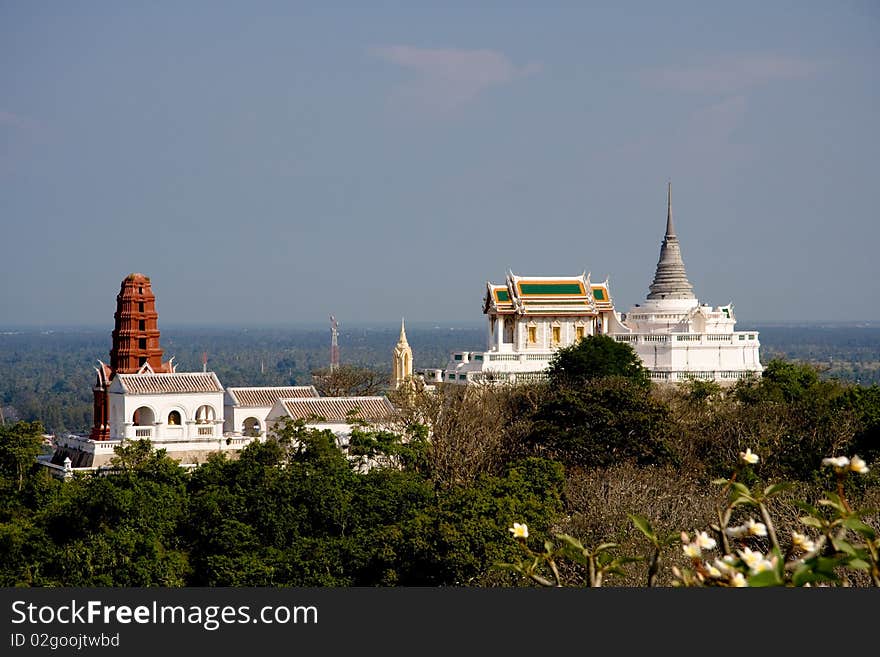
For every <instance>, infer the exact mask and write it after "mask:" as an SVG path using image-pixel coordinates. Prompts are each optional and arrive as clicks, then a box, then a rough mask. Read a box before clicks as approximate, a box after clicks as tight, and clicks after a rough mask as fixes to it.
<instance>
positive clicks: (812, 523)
mask: <svg viewBox="0 0 880 657" xmlns="http://www.w3.org/2000/svg"><path fill="white" fill-rule="evenodd" d="M800 521H801V522H802V523H803V524H805V525H806V526H807V527H815V528H817V529H822V526H823V523H822V521H821V520H819V519H818V518H814V517H812V516H801V517H800Z"/></svg>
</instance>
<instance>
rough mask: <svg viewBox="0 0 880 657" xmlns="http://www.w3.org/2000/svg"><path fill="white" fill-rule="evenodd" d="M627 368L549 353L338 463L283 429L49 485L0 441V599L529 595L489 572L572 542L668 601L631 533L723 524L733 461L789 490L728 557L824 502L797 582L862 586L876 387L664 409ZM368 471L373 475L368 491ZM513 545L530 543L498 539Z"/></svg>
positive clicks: (769, 393)
mask: <svg viewBox="0 0 880 657" xmlns="http://www.w3.org/2000/svg"><path fill="white" fill-rule="evenodd" d="M633 359H634V354H633V353H632V352H631V350H630V349H629V347H628V346H624V345H618V344H617V343H613V341H611V340H609V339H608V338H601V337H599V338H590V339H588V340H585V341H583V342H581V343H580V344H579V345H577V346H576V347H573V348H571V349H568V350H563V351H562V352H560V354H559V355H558V357H557V358H556V359H555V361H554V363H553V366H552V367H551V370H550V381H549V382H548V383H547V384H546V385H530V386H518V387H510V388H498V389H481V388H470V389H468V388H463V387H455V386H452V387H441V388H440V389H439V390H438V391H437V392H436V393H434V394H431V393H427V392H425V391H421V390H415V391H412V392H409V393H406V394H404V393H399V394H396V395H395V396H394V401H395V402H396V404H397V405H398V407H399V408H400V411H401V412H400V416H399V418H398V419H397V422H396V424H395V426H393V427H389V428H387V429H388V430H379V429H376V428H372V427H368V426H364V427H361V428H359V429H358V430H357V431H356V432H355V434H354V435H353V436H352V450H351V453H350V454H349V458H347V457H346V455H344V454H343V453H342V452H341V451H340V450H339V449H337V448H336V447H335V443H334V441H333V437H332V436H331V435H330V434H328V433H324V432H319V431H315V430H310V429H306V428H304V427H303V426H301V425H288V426H287V427H286V428H284V429H283V430H281V431H280V432H279V433H278V435H276V436H275V438H274V439H273V440H270V441H268V442H266V443H265V444H255V445H252V446H250V447H248V448H247V449H245V450H244V451H243V452H242V454H241V456H240V458H238V459H236V460H230V459H227V458H225V457H224V456H222V455H219V454H218V455H216V456H214V457H212V458H211V459H209V461H208V462H207V463H206V464H204V465H203V466H201V467H199V468H197V469H195V470H194V471H191V472H189V473H188V472H186V471H184V470H182V469H181V468H179V467H178V466H177V465H176V464H175V463H174V462H173V461H171V460H170V459H169V458H168V457H167V456H165V454H164V452H162V451H161V450H159V451H153V450H151V449H150V447H149V445H146V444H142V443H132V444H130V445H128V446H126V447H125V448H123V449H121V450H120V451H119V452H118V454H117V461H116V465H117V470H116V472H115V473H114V474H110V475H106V476H77V477H75V478H73V479H72V480H68V481H66V482H63V483H62V482H59V481H56V480H54V479H51V478H50V477H49V476H48V475H47V472H46V471H45V470H44V469H40V468H39V466H36V465H35V464H34V456H35V455H36V453H37V451H38V450H39V443H40V438H39V436H40V432H41V430H42V428H41V427H40V426H39V425H37V424H29V423H23V422H20V423H17V424H15V425H12V426H6V427H3V428H2V431H0V490H2V497H0V499H2V500H3V506H2V509H0V552H2V554H3V556H4V558H3V559H2V560H0V583H2V585H4V586H15V585H25V586H74V585H76V586H96V585H98V586H248V585H254V586H282V585H284V586H287V585H294V586H349V585H367V586H372V585H382V586H392V585H397V586H414V585H429V586H435V585H448V586H523V585H529V584H530V583H533V582H534V580H530V579H528V578H524V577H521V576H520V574H519V573H517V572H514V571H512V570H508V569H501V568H498V567H497V566H498V565H499V564H502V563H516V562H517V561H518V560H519V559H521V558H522V545H521V544H519V541H520V540H526V539H527V540H528V541H530V545H532V546H533V547H536V546H539V545H543V541H544V540H545V539H553V537H555V536H557V535H559V534H566V535H570V536H574V537H578V539H579V540H581V541H583V545H593V546H596V545H600V544H603V543H614V544H616V547H615V548H614V549H615V550H617V551H619V552H620V554H623V555H629V556H630V557H638V558H647V559H648V561H650V560H651V559H655V560H656V563H659V564H662V565H663V567H662V568H659V567H658V568H657V570H656V572H655V573H654V580H653V581H654V583H656V584H658V585H669V584H671V583H673V581H676V580H681V577H684V576H685V575H681V573H682V572H684V570H686V569H687V568H688V567H691V566H692V561H691V560H690V559H689V558H688V555H687V554H684V553H683V551H682V545H681V542H680V541H679V542H676V541H668V540H660V539H659V538H658V539H657V543H656V546H654V545H653V544H649V542H646V538H645V534H644V532H643V530H641V529H639V527H638V526H635V525H634V524H633V522H632V521H631V517H632V516H635V515H638V516H639V517H641V518H644V520H645V521H646V522H648V523H650V526H651V528H652V531H654V532H656V535H657V536H658V537H659V536H677V535H678V533H679V532H681V531H683V530H684V531H687V532H696V531H697V530H698V529H700V530H702V529H704V528H709V527H711V526H712V525H713V523H714V524H717V523H718V513H719V508H724V507H725V504H726V501H725V500H723V499H722V498H724V493H723V491H722V487H721V486H719V485H718V484H714V483H712V482H713V481H714V480H717V479H719V478H721V479H722V480H725V481H727V480H728V478H730V477H731V471H732V469H733V466H734V464H736V463H737V462H738V461H739V460H740V459H741V455H742V454H754V455H755V456H756V459H755V460H754V462H752V461H749V463H750V466H749V468H747V469H738V470H737V471H736V472H737V475H738V476H739V477H740V479H739V480H738V481H736V485H737V486H742V487H743V488H744V489H745V490H746V491H748V490H750V489H754V490H759V489H762V487H763V485H764V483H769V484H779V483H781V482H783V481H788V482H794V487H793V488H792V489H791V490H789V489H787V488H784V487H782V486H773V487H772V488H770V489H768V490H770V491H771V492H772V493H771V494H768V495H767V496H766V499H764V498H763V497H762V498H761V499H762V500H763V501H762V502H761V503H762V504H764V505H765V506H766V509H767V512H768V514H772V517H773V518H774V519H775V525H774V531H773V532H772V535H768V532H767V531H766V530H765V531H764V533H763V534H762V533H760V532H755V533H754V535H753V536H748V537H746V538H743V539H737V540H742V541H745V540H748V541H749V543H748V545H749V549H754V550H756V551H760V552H761V554H766V555H767V556H768V557H769V555H770V552H771V550H772V549H773V548H774V545H773V542H774V541H778V543H779V544H780V546H781V548H782V549H784V550H787V551H791V550H792V549H793V548H794V544H795V542H796V538H795V535H794V534H793V532H799V533H805V532H806V533H807V534H809V538H808V539H804V540H805V541H806V540H813V539H815V540H816V541H820V540H822V537H821V536H820V532H821V531H823V530H821V529H820V528H819V526H818V525H816V524H813V525H804V524H803V521H802V520H801V518H802V517H803V515H804V512H803V510H802V508H801V507H798V506H797V504H796V503H797V502H800V501H804V502H807V503H808V504H810V505H812V506H813V507H816V508H820V507H821V508H824V507H823V506H822V505H823V503H822V500H826V501H827V500H828V499H831V498H829V497H828V494H827V493H825V492H824V491H829V490H832V491H833V490H837V491H838V493H837V495H838V496H839V497H838V498H837V499H838V500H846V502H845V504H846V506H845V507H844V502H840V501H839V502H838V503H837V504H838V506H839V507H840V508H841V509H844V510H840V511H839V513H840V514H844V512H845V513H846V514H849V515H846V524H845V525H839V524H838V525H835V526H836V527H837V529H835V530H834V531H836V532H838V533H837V534H835V540H834V541H829V542H827V543H822V545H823V548H822V549H823V550H824V551H827V554H825V552H823V554H822V555H818V556H817V557H816V560H817V561H816V564H818V565H817V566H816V568H817V569H819V570H821V572H819V574H818V575H816V573H813V572H812V571H811V573H808V575H809V577H808V576H803V577H801V581H802V582H807V581H811V578H813V577H814V576H816V577H818V578H819V580H817V581H821V579H823V578H824V579H827V580H829V581H831V582H832V583H837V584H847V585H851V586H865V585H869V584H871V582H872V581H876V579H872V577H875V576H876V574H875V573H872V571H871V568H872V565H873V567H874V568H875V570H876V558H875V557H871V556H870V554H868V552H866V550H867V548H863V547H860V546H861V545H862V543H859V542H858V540H862V539H863V543H864V544H867V543H866V542H867V541H869V540H871V539H869V537H870V536H876V532H878V531H880V521H878V516H877V514H876V512H871V513H864V514H861V515H860V514H859V513H858V512H856V511H853V512H850V511H849V510H848V509H849V507H850V505H851V507H852V509H877V508H878V507H880V485H878V474H877V473H878V470H880V467H878V466H877V465H876V464H877V463H878V462H880V387H878V386H876V385H875V386H872V387H864V386H857V385H854V384H849V383H842V382H839V381H835V380H825V379H823V378H822V377H821V376H820V375H819V372H817V370H816V369H815V368H814V367H811V366H809V365H802V364H795V363H791V362H787V361H783V360H776V361H771V362H770V363H768V367H767V371H766V373H765V376H764V377H763V378H762V379H760V380H757V379H756V380H750V381H744V382H742V383H740V384H739V385H737V386H736V387H735V388H733V389H731V390H728V391H724V390H722V389H720V388H718V387H717V386H716V385H714V384H708V383H702V382H693V383H691V384H688V385H684V386H680V387H678V388H668V387H664V388H658V387H655V386H652V385H651V384H650V383H648V382H647V380H646V378H645V375H644V371H643V370H641V368H640V366H638V364H637V362H636V361H635V360H633ZM840 455H848V456H855V455H858V456H859V457H860V458H861V459H863V460H864V461H866V462H867V464H868V465H869V466H871V467H870V469H869V468H868V467H867V466H865V467H864V468H862V466H859V468H858V471H859V474H858V475H857V476H856V475H854V476H852V477H848V478H841V477H840V475H839V473H838V474H837V476H836V475H835V470H832V469H831V468H828V467H821V463H822V460H823V459H826V458H830V457H838V456H840ZM351 457H353V458H354V460H352V458H351ZM363 458H369V459H372V460H373V461H374V462H376V463H379V464H380V465H379V466H378V467H375V468H373V469H371V470H370V471H369V472H368V473H366V474H363V473H360V472H359V471H358V464H359V463H360V462H361V459H363ZM847 463H849V461H848V462H847ZM858 463H861V461H858V460H856V459H853V460H852V464H853V465H854V466H855V465H856V464H858ZM730 488H731V483H730V482H728V484H727V486H726V487H725V489H730ZM734 490H735V491H739V492H738V494H739V495H742V490H741V489H740V488H735V489H734ZM844 496H845V497H844ZM719 500H720V501H719ZM832 501H833V499H832ZM753 513H755V510H754V508H752V507H750V506H749V505H748V504H740V503H737V505H736V506H734V507H731V509H730V517H729V521H730V524H731V526H733V525H742V526H744V527H746V526H750V525H749V524H748V523H749V522H751V523H752V525H751V526H753V527H755V526H757V525H759V524H761V523H755V522H754V521H753V519H752V516H751V514H753ZM816 513H819V511H816ZM836 522H838V521H836ZM514 523H517V526H514ZM815 523H819V524H821V523H820V521H819V520H815ZM523 526H527V527H528V537H526V536H522V534H520V539H517V540H511V533H510V531H509V530H510V529H516V530H517V531H523V530H522V527H523ZM518 527H519V529H518ZM765 529H766V528H765ZM829 531H830V530H829ZM850 533H852V535H850ZM859 537H862V538H861V539H860V538H859ZM718 538H719V541H718V542H719V543H720V539H721V538H722V537H721V536H720V535H719V537H718ZM725 540H726V539H725ZM731 540H733V539H731ZM802 542H803V541H802ZM605 549H609V548H605ZM848 550H850V551H852V554H849V552H848ZM750 554H751V553H750ZM652 555H653V556H652ZM872 558H873V559H874V560H873V561H872ZM648 561H646V562H644V563H629V562H627V561H626V560H624V561H622V562H621V565H620V568H618V569H609V571H608V573H607V574H606V577H605V581H604V583H605V584H606V585H633V586H635V585H639V586H641V585H644V584H645V581H646V566H645V564H647V563H648ZM673 567H675V568H677V569H679V570H678V572H679V575H681V577H680V576H678V575H675V572H676V571H675V570H673ZM560 568H562V569H563V570H562V572H561V573H560V576H561V577H562V578H563V579H565V580H566V581H567V582H570V583H573V584H576V585H577V584H584V583H590V582H591V581H595V578H594V574H595V573H593V571H592V567H590V566H587V565H585V564H579V563H577V562H574V563H571V564H568V563H566V564H565V565H560ZM613 570H616V571H617V572H612V571H613Z"/></svg>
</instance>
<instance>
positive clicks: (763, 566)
mask: <svg viewBox="0 0 880 657" xmlns="http://www.w3.org/2000/svg"><path fill="white" fill-rule="evenodd" d="M775 567H776V559H775V558H773V559H771V560H767V559H761V560H760V561H759V562H758V563H756V564H755V565H754V567H753V568H752V575H756V574H758V573H760V572H763V571H765V570H773V569H774V568H775Z"/></svg>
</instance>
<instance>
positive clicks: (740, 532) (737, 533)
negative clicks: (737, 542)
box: [724, 525, 749, 538]
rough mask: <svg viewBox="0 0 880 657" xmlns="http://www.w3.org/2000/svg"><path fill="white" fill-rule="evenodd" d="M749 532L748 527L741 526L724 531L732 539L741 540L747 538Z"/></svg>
mask: <svg viewBox="0 0 880 657" xmlns="http://www.w3.org/2000/svg"><path fill="white" fill-rule="evenodd" d="M748 531H749V528H748V527H746V526H745V525H740V526H739V527H728V528H727V529H725V530H724V533H725V534H727V535H728V536H730V537H731V538H741V537H743V536H745V535H746V533H747V532H748Z"/></svg>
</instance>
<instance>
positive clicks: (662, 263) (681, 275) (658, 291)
mask: <svg viewBox="0 0 880 657" xmlns="http://www.w3.org/2000/svg"><path fill="white" fill-rule="evenodd" d="M650 290H651V292H650V294H648V298H649V299H695V298H696V297H695V296H694V287H693V285H691V283H690V281H689V280H688V277H687V272H686V271H685V270H684V261H682V259H681V246H680V245H679V243H678V237H677V236H676V234H675V226H674V225H673V224H672V183H669V190H668V195H667V197H666V235H665V236H664V238H663V245H662V246H661V247H660V260H659V261H658V262H657V271H656V273H655V274H654V282H653V283H651V286H650Z"/></svg>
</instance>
